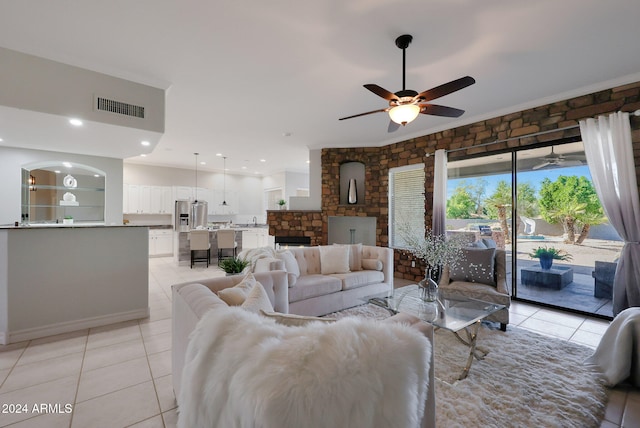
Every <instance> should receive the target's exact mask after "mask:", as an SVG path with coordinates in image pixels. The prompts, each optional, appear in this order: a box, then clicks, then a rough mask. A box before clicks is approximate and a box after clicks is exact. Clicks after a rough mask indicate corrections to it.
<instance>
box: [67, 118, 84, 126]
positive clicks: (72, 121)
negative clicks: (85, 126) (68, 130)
mask: <svg viewBox="0 0 640 428" xmlns="http://www.w3.org/2000/svg"><path fill="white" fill-rule="evenodd" d="M69 123H70V124H72V125H73V126H82V121H81V120H80V119H69Z"/></svg>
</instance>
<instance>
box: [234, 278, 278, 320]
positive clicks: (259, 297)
mask: <svg viewBox="0 0 640 428" xmlns="http://www.w3.org/2000/svg"><path fill="white" fill-rule="evenodd" d="M240 307H241V308H242V309H245V310H247V311H249V312H255V313H259V312H260V311H265V312H273V305H271V300H269V296H268V295H267V291H266V290H265V289H264V287H263V286H262V284H260V283H259V282H256V283H255V285H254V286H253V288H252V289H251V291H249V294H248V295H247V298H246V299H245V300H244V302H242V305H241V306H240Z"/></svg>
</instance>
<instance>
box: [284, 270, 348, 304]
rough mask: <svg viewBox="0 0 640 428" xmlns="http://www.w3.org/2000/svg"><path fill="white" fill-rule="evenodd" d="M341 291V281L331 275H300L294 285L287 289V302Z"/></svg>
mask: <svg viewBox="0 0 640 428" xmlns="http://www.w3.org/2000/svg"><path fill="white" fill-rule="evenodd" d="M340 290H342V281H340V279H339V278H336V277H334V276H331V275H302V276H300V278H298V282H296V285H294V286H293V287H291V288H289V302H290V303H291V302H297V301H300V300H305V299H310V298H312V297H317V296H324V295H325V294H330V293H336V292H338V291H340Z"/></svg>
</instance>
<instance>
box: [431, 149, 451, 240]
mask: <svg viewBox="0 0 640 428" xmlns="http://www.w3.org/2000/svg"><path fill="white" fill-rule="evenodd" d="M432 221H433V224H432V225H431V229H432V230H433V233H434V235H444V234H445V232H446V222H447V152H446V151H445V150H443V149H440V150H436V157H435V165H434V173H433V215H432Z"/></svg>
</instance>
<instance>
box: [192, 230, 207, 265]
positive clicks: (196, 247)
mask: <svg viewBox="0 0 640 428" xmlns="http://www.w3.org/2000/svg"><path fill="white" fill-rule="evenodd" d="M189 249H190V250H191V268H192V269H193V264H194V263H195V262H207V267H209V263H211V244H210V243H209V231H208V230H206V229H204V230H192V231H191V232H189ZM203 251H206V252H207V257H206V258H205V257H204V256H199V257H197V254H198V252H200V253H202V252H203Z"/></svg>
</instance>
